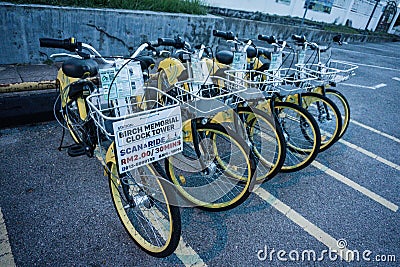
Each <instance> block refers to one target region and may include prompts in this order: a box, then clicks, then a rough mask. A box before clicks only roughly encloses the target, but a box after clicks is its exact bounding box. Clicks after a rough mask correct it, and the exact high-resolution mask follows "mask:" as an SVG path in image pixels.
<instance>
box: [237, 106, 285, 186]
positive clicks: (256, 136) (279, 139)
mask: <svg viewBox="0 0 400 267" xmlns="http://www.w3.org/2000/svg"><path fill="white" fill-rule="evenodd" d="M237 113H238V115H239V117H242V115H245V116H246V119H244V121H243V122H244V123H245V125H244V126H245V127H246V128H247V129H246V130H247V135H248V137H249V139H250V142H251V144H252V146H251V149H252V152H253V153H254V154H255V155H256V156H257V159H258V160H257V163H258V164H257V169H256V174H255V175H256V181H257V182H263V181H268V180H270V179H272V178H273V177H274V176H275V175H276V174H278V173H279V171H280V170H281V168H282V166H283V163H284V162H285V157H286V142H285V137H284V136H283V132H282V128H281V127H280V125H279V124H278V123H276V121H275V117H274V116H273V115H269V114H267V113H266V112H264V111H261V110H259V109H247V108H239V109H238V111H237Z"/></svg>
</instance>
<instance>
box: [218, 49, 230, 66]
mask: <svg viewBox="0 0 400 267" xmlns="http://www.w3.org/2000/svg"><path fill="white" fill-rule="evenodd" d="M215 58H216V59H217V60H218V62H221V63H222V64H226V65H229V64H232V62H233V52H231V51H228V50H222V51H219V52H217V54H216V55H215Z"/></svg>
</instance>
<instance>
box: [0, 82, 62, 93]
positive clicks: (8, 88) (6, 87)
mask: <svg viewBox="0 0 400 267" xmlns="http://www.w3.org/2000/svg"><path fill="white" fill-rule="evenodd" d="M54 88H56V81H55V80H54V81H40V82H22V83H10V84H0V94H1V93H14V92H24V91H36V90H47V89H54Z"/></svg>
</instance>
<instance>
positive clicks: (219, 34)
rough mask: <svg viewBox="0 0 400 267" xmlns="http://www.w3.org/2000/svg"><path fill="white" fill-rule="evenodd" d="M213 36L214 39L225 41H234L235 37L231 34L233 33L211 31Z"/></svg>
mask: <svg viewBox="0 0 400 267" xmlns="http://www.w3.org/2000/svg"><path fill="white" fill-rule="evenodd" d="M213 35H214V36H215V37H221V38H223V39H225V40H235V35H234V34H233V32H224V31H218V30H213Z"/></svg>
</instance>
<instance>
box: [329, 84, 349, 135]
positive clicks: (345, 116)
mask: <svg viewBox="0 0 400 267" xmlns="http://www.w3.org/2000/svg"><path fill="white" fill-rule="evenodd" d="M325 96H326V97H327V98H329V99H330V100H332V101H333V102H334V103H335V105H336V106H337V107H338V109H339V111H340V114H341V115H342V130H341V131H340V134H339V139H340V138H342V137H343V135H344V134H345V132H346V130H347V128H348V127H349V123H350V115H351V112H350V105H349V102H348V101H347V99H346V97H345V96H344V95H343V94H342V93H341V92H339V91H338V90H335V89H331V88H329V89H325Z"/></svg>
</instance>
